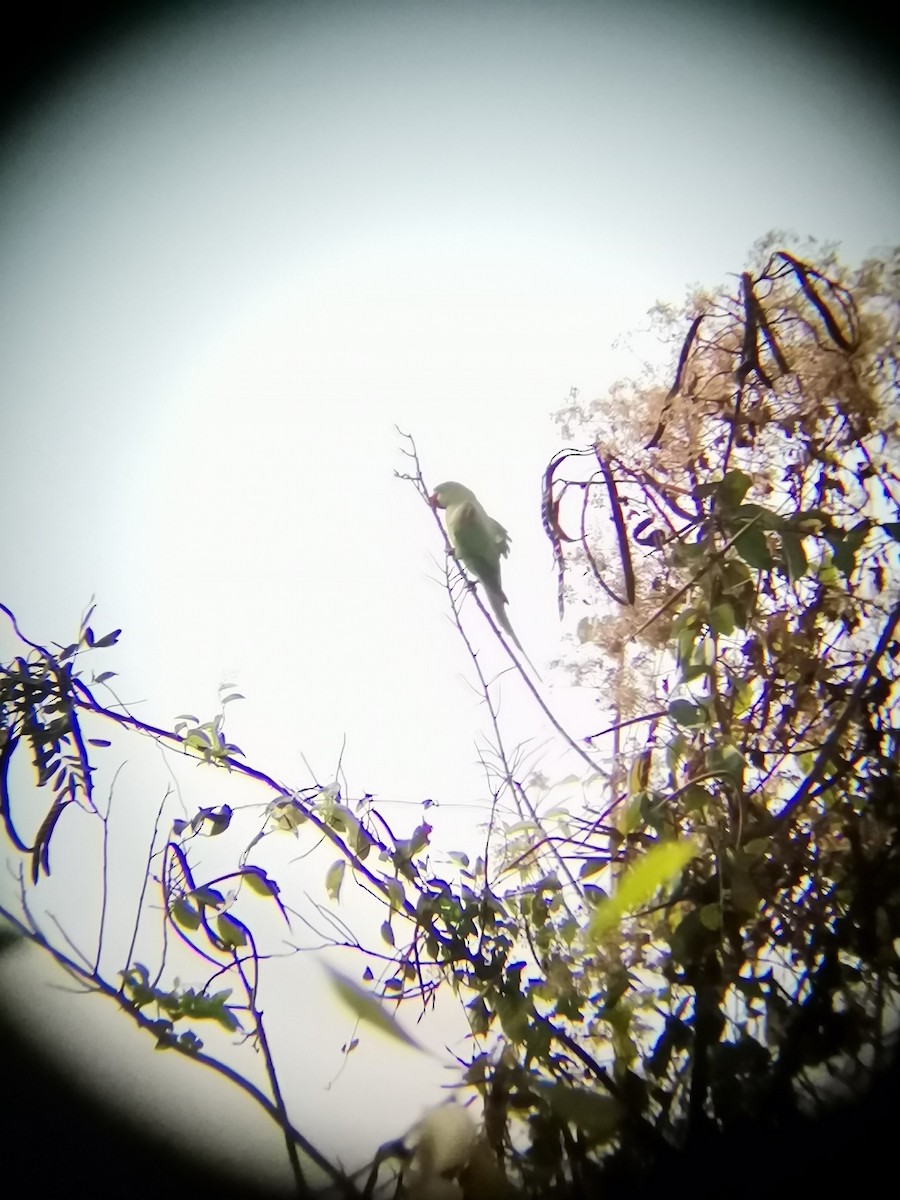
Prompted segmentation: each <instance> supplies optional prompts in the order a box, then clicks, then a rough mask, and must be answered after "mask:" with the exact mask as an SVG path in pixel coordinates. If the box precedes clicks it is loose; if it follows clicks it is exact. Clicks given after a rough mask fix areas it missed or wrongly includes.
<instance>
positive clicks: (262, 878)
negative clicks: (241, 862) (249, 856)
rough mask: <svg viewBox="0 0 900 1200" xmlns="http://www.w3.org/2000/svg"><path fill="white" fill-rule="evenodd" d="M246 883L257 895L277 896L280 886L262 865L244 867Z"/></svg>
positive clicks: (242, 872) (243, 872)
mask: <svg viewBox="0 0 900 1200" xmlns="http://www.w3.org/2000/svg"><path fill="white" fill-rule="evenodd" d="M241 875H242V877H243V880H244V883H246V885H247V887H248V888H249V889H250V891H251V892H256V894H257V896H277V895H278V893H279V891H280V888H279V887H278V884H277V883H276V882H275V880H274V879H270V878H269V876H268V875H267V874H266V873H265V871H264V870H263V869H262V867H244V869H243V870H242V871H241Z"/></svg>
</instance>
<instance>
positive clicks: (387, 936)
mask: <svg viewBox="0 0 900 1200" xmlns="http://www.w3.org/2000/svg"><path fill="white" fill-rule="evenodd" d="M381 936H382V938H383V939H384V941H386V942H387V944H388V945H389V946H393V945H394V931H393V929H391V923H390V921H383V922H382V924H381Z"/></svg>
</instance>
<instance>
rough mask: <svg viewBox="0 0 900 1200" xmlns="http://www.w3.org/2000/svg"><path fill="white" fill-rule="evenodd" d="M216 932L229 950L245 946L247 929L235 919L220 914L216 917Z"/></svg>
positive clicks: (226, 914) (225, 914)
mask: <svg viewBox="0 0 900 1200" xmlns="http://www.w3.org/2000/svg"><path fill="white" fill-rule="evenodd" d="M216 930H217V932H218V934H219V937H220V938H221V939H222V941H223V942H224V943H225V945H226V946H227V947H228V949H229V950H235V949H237V948H238V947H239V946H246V945H247V940H248V939H247V927H246V926H245V925H244V924H243V923H242V922H241V921H239V920H238V919H237V918H236V917H230V916H229V915H228V913H222V914H221V915H220V916H218V917H216Z"/></svg>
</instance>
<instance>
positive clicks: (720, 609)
mask: <svg viewBox="0 0 900 1200" xmlns="http://www.w3.org/2000/svg"><path fill="white" fill-rule="evenodd" d="M734 625H735V621H734V605H732V604H729V603H728V601H727V600H726V601H724V602H723V603H722V604H717V605H716V607H715V608H714V609H713V610H712V612H711V613H710V614H709V626H710V628H711V629H712V630H713V631H714V632H715V633H718V634H721V635H722V637H728V635H729V634H730V633H733V632H734Z"/></svg>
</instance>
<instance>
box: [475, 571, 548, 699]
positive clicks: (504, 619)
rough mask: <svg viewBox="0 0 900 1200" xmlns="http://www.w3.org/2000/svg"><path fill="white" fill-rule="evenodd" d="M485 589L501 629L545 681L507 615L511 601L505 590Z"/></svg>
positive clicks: (538, 676)
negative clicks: (507, 608) (507, 607)
mask: <svg viewBox="0 0 900 1200" xmlns="http://www.w3.org/2000/svg"><path fill="white" fill-rule="evenodd" d="M485 591H486V592H487V596H488V600H490V602H491V608H492V609H493V610H494V616H495V617H496V618H497V624H498V625H499V626H500V628H501V629H503V630H504V632H505V633H508V634H509V636H510V638H511V639H512V642H513V645H514V646H515V647H516V649H517V650H518V651H519V653H520V654H521V655H522V657H523V658H524V659H525V661H526V662H527V663H528V665H529V667H531V670H532V671H533V673H534V674H535V675H536V676H537V678H538V679H539V680H540V682H541V683H543V682H544V681H543V679H541V674H540V672H539V671H538V669H537V667H536V666H535V665H534V663H533V662H532V661H531V659H530V658H529V657H528V655H527V654H526V653H525V647H524V646H523V645H522V643H521V642H520V641H519V639H518V638H517V637H516V631H515V630H514V629H513V627H512V625H511V624H510V620H509V617H508V616H507V615H506V605H507V604H508V603H509V601H508V600H507V599H506V597H505V596H504V594H503V592H495V591H494V590H493V589H492V588H485Z"/></svg>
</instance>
